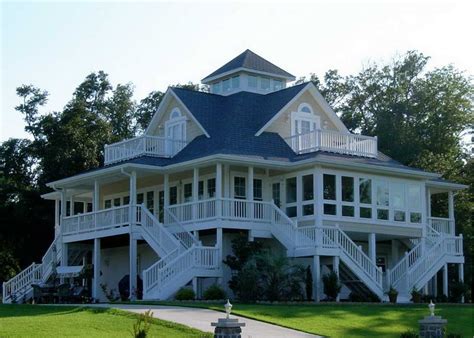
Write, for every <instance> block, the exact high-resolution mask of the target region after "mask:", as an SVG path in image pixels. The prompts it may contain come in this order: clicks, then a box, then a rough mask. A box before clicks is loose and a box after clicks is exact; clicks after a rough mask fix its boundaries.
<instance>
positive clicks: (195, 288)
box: [192, 277, 200, 299]
mask: <svg viewBox="0 0 474 338" xmlns="http://www.w3.org/2000/svg"><path fill="white" fill-rule="evenodd" d="M192 283H193V291H194V295H195V298H196V299H199V298H200V297H199V288H198V278H197V277H194V278H193V281H192Z"/></svg>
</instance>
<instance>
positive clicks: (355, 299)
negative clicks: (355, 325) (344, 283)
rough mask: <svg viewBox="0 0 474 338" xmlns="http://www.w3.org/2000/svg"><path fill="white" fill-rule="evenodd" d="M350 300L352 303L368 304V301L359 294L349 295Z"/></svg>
mask: <svg viewBox="0 0 474 338" xmlns="http://www.w3.org/2000/svg"><path fill="white" fill-rule="evenodd" d="M349 300H350V301H351V302H366V301H367V300H366V299H365V298H364V296H362V295H361V294H359V293H355V292H351V293H350V294H349Z"/></svg>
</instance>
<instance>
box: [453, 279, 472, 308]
mask: <svg viewBox="0 0 474 338" xmlns="http://www.w3.org/2000/svg"><path fill="white" fill-rule="evenodd" d="M467 290H469V285H467V284H466V283H463V282H454V283H452V284H451V285H450V287H449V291H450V292H451V295H450V297H449V298H450V301H452V302H457V303H459V302H461V299H462V297H463V296H464V295H465V294H466V293H467Z"/></svg>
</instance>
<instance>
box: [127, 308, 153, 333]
mask: <svg viewBox="0 0 474 338" xmlns="http://www.w3.org/2000/svg"><path fill="white" fill-rule="evenodd" d="M152 318H153V312H151V310H148V311H146V312H145V313H143V314H139V315H138V318H137V321H136V323H135V324H133V331H132V335H133V337H135V338H145V337H146V336H147V335H148V331H150V326H151V319H152Z"/></svg>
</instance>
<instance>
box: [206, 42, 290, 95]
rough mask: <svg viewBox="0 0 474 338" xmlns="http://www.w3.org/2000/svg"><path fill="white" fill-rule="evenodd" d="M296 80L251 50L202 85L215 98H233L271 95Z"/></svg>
mask: <svg viewBox="0 0 474 338" xmlns="http://www.w3.org/2000/svg"><path fill="white" fill-rule="evenodd" d="M294 80H295V77H294V76H293V75H291V74H290V73H288V72H287V71H285V70H283V69H281V68H280V67H278V66H276V65H274V64H273V63H271V62H269V61H267V60H265V59H264V58H262V57H261V56H259V55H257V54H255V53H254V52H252V51H251V50H249V49H247V50H246V51H245V52H243V53H242V54H240V55H238V56H237V57H235V58H234V59H232V60H230V61H229V62H227V63H226V64H225V65H223V66H222V67H220V68H219V69H217V70H216V71H214V72H212V73H211V74H209V75H208V76H206V77H205V78H204V79H202V80H201V81H202V83H203V84H207V85H209V87H210V91H211V93H212V94H219V95H230V94H234V93H237V92H241V91H246V92H253V93H258V94H268V93H271V92H274V91H277V90H280V89H283V88H286V85H287V82H289V81H294Z"/></svg>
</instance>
